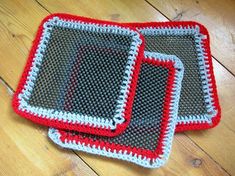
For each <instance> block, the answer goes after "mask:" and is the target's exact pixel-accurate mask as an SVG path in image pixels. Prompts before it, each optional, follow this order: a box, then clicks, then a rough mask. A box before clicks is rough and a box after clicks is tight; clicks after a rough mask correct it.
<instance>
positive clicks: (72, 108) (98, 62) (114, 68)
mask: <svg viewBox="0 0 235 176" xmlns="http://www.w3.org/2000/svg"><path fill="white" fill-rule="evenodd" d="M130 43H131V37H130V36H124V35H116V34H107V33H98V32H90V31H82V30H74V29H69V28H61V27H54V28H53V31H52V33H51V38H50V40H49V44H48V47H47V49H46V52H45V55H44V58H43V61H42V64H41V68H39V69H40V71H39V74H38V79H37V80H36V83H35V87H34V89H33V91H32V95H31V97H30V99H29V104H31V105H33V106H39V107H44V108H52V109H55V110H62V111H68V112H72V113H81V114H87V115H90V116H98V117H100V116H102V117H106V118H112V117H113V116H114V113H115V107H116V104H117V101H116V100H117V99H118V96H119V94H120V93H119V91H120V85H121V82H122V79H123V76H124V70H125V66H126V62H127V61H126V60H127V57H128V51H129V48H130Z"/></svg>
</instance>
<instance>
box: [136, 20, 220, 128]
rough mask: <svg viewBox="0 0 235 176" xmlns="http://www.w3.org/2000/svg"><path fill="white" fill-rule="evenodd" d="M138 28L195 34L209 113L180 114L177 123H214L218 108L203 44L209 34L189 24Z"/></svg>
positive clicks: (148, 31)
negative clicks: (214, 98)
mask: <svg viewBox="0 0 235 176" xmlns="http://www.w3.org/2000/svg"><path fill="white" fill-rule="evenodd" d="M138 30H139V31H140V33H141V34H143V35H194V37H195V45H196V50H197V59H198V63H199V72H200V76H201V80H202V90H203V93H204V100H205V104H206V110H207V114H201V115H188V116H179V117H178V119H177V124H191V123H209V124H210V123H212V118H213V117H215V115H216V114H217V113H218V110H216V108H215V106H214V105H213V93H212V92H213V91H212V88H211V87H212V83H211V82H210V81H211V80H210V79H209V77H210V76H211V75H210V72H209V71H208V70H209V66H208V65H207V64H206V59H207V58H208V56H207V54H206V53H205V48H204V45H203V40H204V39H205V37H207V36H205V35H203V34H201V33H200V27H199V26H198V25H195V26H190V25H188V26H186V27H182V26H180V27H172V26H169V27H143V28H142V27H138Z"/></svg>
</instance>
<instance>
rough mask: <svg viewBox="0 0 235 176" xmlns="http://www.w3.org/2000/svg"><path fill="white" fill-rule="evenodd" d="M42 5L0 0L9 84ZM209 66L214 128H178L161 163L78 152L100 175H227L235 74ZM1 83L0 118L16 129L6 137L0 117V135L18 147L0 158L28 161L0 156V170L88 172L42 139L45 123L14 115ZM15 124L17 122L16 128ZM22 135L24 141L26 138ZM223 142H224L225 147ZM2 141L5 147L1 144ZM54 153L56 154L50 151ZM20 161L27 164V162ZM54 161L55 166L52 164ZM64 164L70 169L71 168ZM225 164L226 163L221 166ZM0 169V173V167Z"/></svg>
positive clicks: (76, 9) (69, 5)
mask: <svg viewBox="0 0 235 176" xmlns="http://www.w3.org/2000/svg"><path fill="white" fill-rule="evenodd" d="M39 2H40V4H42V6H43V7H45V8H46V9H47V10H49V11H50V12H67V13H71V14H77V15H82V16H88V17H93V18H99V19H106V20H113V21H124V22H130V21H153V20H155V21H166V20H167V19H166V18H165V17H164V16H163V15H162V14H160V13H159V12H158V11H156V10H155V9H154V8H152V7H151V6H150V5H149V4H147V3H146V2H145V1H140V0H136V1H125V0H121V1H109V0H102V1H93V0H91V1H77V0H71V1H55V0H52V1H46V0H40V1H39ZM26 7H27V8H26ZM47 10H45V9H43V8H42V7H41V6H40V5H39V4H38V3H36V1H26V0H25V1H20V0H19V1H16V0H14V1H7V0H3V1H1V2H0V15H1V16H0V21H1V23H0V32H1V36H3V37H2V38H3V39H2V40H0V59H1V62H0V76H1V77H2V78H3V79H4V80H5V81H6V82H7V83H8V84H9V85H10V86H11V87H12V88H13V89H15V88H16V85H17V82H18V79H19V77H20V74H21V72H22V69H23V67H24V64H25V62H26V59H27V55H28V51H29V49H30V45H31V41H32V40H33V37H34V34H35V32H36V30H37V26H38V25H39V23H40V21H41V19H42V18H43V17H44V16H46V15H47V14H48V12H47ZM214 67H215V72H216V80H217V83H218V85H219V96H220V100H221V104H222V109H223V119H222V123H221V124H220V125H219V126H218V127H217V128H215V129H213V130H208V131H203V132H198V131H196V132H188V133H187V136H186V135H185V134H177V135H176V136H175V140H174V144H173V151H172V154H171V157H170V160H169V162H168V163H167V165H166V166H165V167H162V168H161V169H153V170H149V169H143V168H141V167H138V166H136V165H133V164H130V163H127V162H123V161H119V160H114V159H108V158H104V157H98V156H95V155H89V154H84V153H81V152H77V153H78V154H79V155H80V156H81V157H82V158H83V160H85V161H86V163H88V164H89V165H90V166H91V167H92V168H93V169H94V170H95V171H96V172H97V173H98V174H99V175H120V176H121V175H127V176H128V175H187V176H188V175H189V176H191V175H206V176H207V175H228V174H227V173H226V171H227V172H229V173H230V174H234V168H233V163H234V158H235V157H234V154H233V151H234V142H233V141H234V131H232V130H233V126H234V125H235V124H234V123H235V120H234V116H235V110H234V108H233V106H232V105H233V104H235V102H234V100H235V98H234V91H233V90H234V78H233V76H232V75H231V74H230V73H228V72H227V71H226V70H225V69H224V68H223V67H222V66H221V65H220V64H218V63H217V62H215V63H214ZM2 89H3V91H1V94H0V95H1V96H3V97H5V98H2V97H1V98H0V103H1V101H2V99H3V100H4V101H5V102H6V103H5V104H6V105H5V106H3V108H2V107H1V108H0V112H1V111H3V112H5V111H7V112H5V115H4V116H5V119H7V118H8V119H13V120H12V122H11V123H10V124H11V125H10V128H15V126H16V127H17V129H16V130H15V129H14V130H13V132H12V133H13V134H14V135H15V137H14V138H10V137H9V139H8V138H6V137H5V134H6V133H7V132H6V131H5V130H6V129H5V128H4V130H3V129H2V128H3V127H2V124H3V123H1V125H0V135H2V136H4V141H5V140H6V143H9V144H11V145H12V146H17V147H18V150H19V152H18V150H14V151H11V150H7V151H4V152H2V153H1V150H0V158H1V155H2V156H7V155H10V156H11V157H12V158H14V159H15V158H16V159H17V158H18V156H22V160H23V163H26V162H29V163H30V164H29V166H28V167H29V168H26V172H27V173H24V171H22V170H24V169H25V168H24V166H23V165H24V164H22V165H21V164H20V163H17V164H14V163H13V164H12V162H11V161H10V160H13V159H9V161H7V162H6V161H5V162H3V163H4V165H3V164H2V162H0V163H1V164H0V168H2V170H3V171H4V173H7V170H8V168H11V167H17V168H18V169H17V171H18V172H20V171H21V173H22V174H24V175H27V174H28V173H31V172H36V167H35V166H37V168H39V169H38V172H37V173H39V174H40V173H41V172H44V171H45V170H46V171H48V173H53V174H54V173H55V172H53V171H52V170H53V169H54V170H56V169H58V168H59V170H56V171H58V172H57V173H58V174H62V175H63V171H65V172H66V170H68V172H67V173H65V174H70V172H71V173H72V172H73V171H74V170H78V171H76V173H77V174H79V172H87V173H88V174H89V171H86V167H85V166H84V168H85V171H84V168H83V165H82V164H80V165H81V166H79V162H81V160H80V159H79V158H78V157H77V156H75V155H73V154H72V153H70V152H68V151H65V150H61V149H59V148H58V147H57V146H55V145H54V144H52V143H51V142H49V141H48V140H47V138H46V133H45V129H46V128H42V127H39V126H38V125H33V124H32V123H31V122H28V121H27V120H24V119H22V118H20V117H18V116H17V115H15V114H14V113H13V112H12V110H11V107H10V104H9V101H10V96H9V95H7V90H6V89H5V88H4V87H3V88H2ZM2 89H1V90H2ZM1 114H3V113H1ZM4 122H5V121H4ZM18 123H19V124H18ZM20 125H21V126H20ZM18 126H20V127H18ZM10 128H9V129H10ZM18 128H20V130H19V129H18ZM21 130H23V131H24V132H26V133H27V135H23V134H22V133H20V132H21ZM2 131H3V132H2ZM9 133H10V132H9ZM18 133H19V134H18ZM224 135H226V136H224ZM22 136H23V137H22ZM32 136H33V139H35V140H34V141H33V142H32V141H31V140H30V139H31V138H32ZM30 137H31V138H30ZM2 138H3V137H2ZM10 139H13V140H10ZM27 141H29V142H28V143H27ZM14 142H15V143H14ZM25 143H26V144H27V145H26V146H27V147H26V149H27V150H26V149H24V145H25ZM31 143H32V144H31ZM224 144H226V145H227V146H225V147H224ZM0 145H1V144H0ZM2 145H5V144H2ZM45 145H48V146H49V147H50V152H51V151H53V152H52V153H53V155H51V153H50V152H45V153H46V154H43V151H44V150H46V149H44V150H43V149H41V150H40V147H41V148H43V146H45ZM48 146H47V147H48ZM4 147H5V148H6V146H4ZM12 148H14V147H12ZM22 148H23V149H22ZM223 149H225V150H226V151H224V150H223ZM28 150H29V151H28ZM37 150H39V153H37ZM15 152H16V154H15ZM54 155H55V157H53V156H54ZM23 156H25V157H23ZM44 157H46V159H47V160H48V161H46V159H45V161H44ZM24 158H26V159H28V160H26V159H24ZM34 158H35V160H34ZM38 158H39V159H38ZM75 158H77V159H75ZM20 160H21V159H20ZM57 160H58V161H57ZM63 160H64V161H63ZM214 160H215V161H214ZM0 161H2V159H0ZM63 162H65V163H63ZM48 163H49V165H50V166H51V167H50V168H51V170H50V169H49V167H46V165H47V164H48ZM55 163H57V164H55ZM66 163H67V164H66ZM74 163H75V164H74ZM11 164H12V166H11ZM83 164H84V163H83ZM14 165H16V166H14ZM25 165H26V166H27V164H25ZM56 165H58V166H59V167H56ZM68 168H73V169H74V168H75V169H74V170H73V169H68ZM224 169H226V171H225V170H224ZM11 170H12V168H11ZM8 173H10V171H8ZM0 175H2V174H1V171H0ZM81 175H82V174H81ZM83 175H84V174H83Z"/></svg>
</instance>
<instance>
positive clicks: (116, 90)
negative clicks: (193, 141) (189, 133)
mask: <svg viewBox="0 0 235 176" xmlns="http://www.w3.org/2000/svg"><path fill="white" fill-rule="evenodd" d="M12 105H13V108H14V110H15V112H16V113H18V114H19V115H21V116H22V117H25V118H27V119H30V120H32V121H33V122H35V123H39V124H41V125H45V126H49V127H52V128H50V129H49V133H48V135H49V137H50V139H51V140H52V141H54V142H55V143H56V144H58V145H59V146H61V147H64V148H70V149H75V150H80V151H85V152H88V153H93V154H98V155H102V156H107V157H112V158H118V159H122V160H126V161H130V162H133V163H135V164H138V165H141V166H144V167H148V168H156V167H160V166H161V165H163V164H164V163H165V162H166V160H167V159H168V157H169V154H170V150H171V143H172V140H173V136H174V133H175V131H184V130H198V129H207V128H211V127H214V126H215V125H217V124H218V122H219V120H220V107H219V103H218V97H217V92H216V85H215V79H214V74H213V69H212V61H211V54H210V48H209V35H208V32H207V30H206V29H205V28H204V27H203V26H202V25H200V24H198V23H194V22H164V23H157V22H152V23H128V24H127V23H126V24H121V23H115V22H108V21H101V20H95V19H90V18H84V17H78V16H72V15H67V14H52V15H50V16H48V17H46V18H45V19H44V20H43V21H42V23H41V25H40V26H39V29H38V32H37V35H36V38H35V40H34V43H33V46H32V49H31V51H30V54H29V58H28V62H27V64H26V66H25V69H24V72H23V75H22V77H21V80H20V83H19V85H18V88H17V90H16V92H15V94H14V97H13V101H12Z"/></svg>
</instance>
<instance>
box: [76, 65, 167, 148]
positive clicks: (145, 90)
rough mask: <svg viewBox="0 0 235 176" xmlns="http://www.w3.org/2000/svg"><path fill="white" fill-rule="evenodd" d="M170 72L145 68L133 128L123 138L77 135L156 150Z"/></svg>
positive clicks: (142, 66) (138, 87)
mask: <svg viewBox="0 0 235 176" xmlns="http://www.w3.org/2000/svg"><path fill="white" fill-rule="evenodd" d="M167 79H168V69H166V68H163V67H156V66H153V65H149V64H146V63H144V64H142V65H141V70H140V75H139V79H138V83H137V90H136V95H135V99H134V104H133V109H132V117H131V122H130V125H129V126H128V127H127V129H126V130H125V132H124V133H123V134H121V135H118V136H115V137H112V138H109V137H100V136H95V135H89V134H82V133H78V132H74V134H76V135H78V134H79V135H82V136H83V137H89V138H92V139H94V140H101V141H106V142H110V143H115V144H120V145H125V146H131V147H137V148H144V149H149V150H155V149H156V147H157V141H158V137H159V135H160V128H161V120H162V117H163V102H164V98H165V91H166V86H167Z"/></svg>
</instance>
